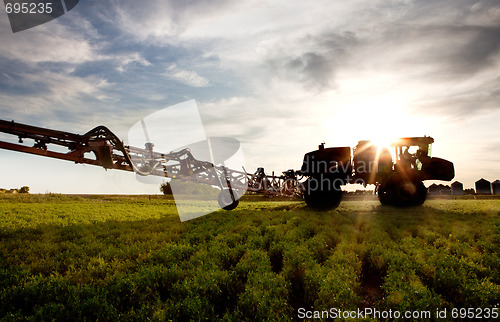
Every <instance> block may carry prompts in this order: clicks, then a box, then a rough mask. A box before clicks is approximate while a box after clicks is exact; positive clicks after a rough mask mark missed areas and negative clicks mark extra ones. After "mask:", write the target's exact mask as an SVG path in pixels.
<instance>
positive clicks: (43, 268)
mask: <svg viewBox="0 0 500 322" xmlns="http://www.w3.org/2000/svg"><path fill="white" fill-rule="evenodd" d="M499 253H500V200H428V201H427V202H426V203H425V204H424V206H422V207H418V208H409V209H397V208H391V207H385V206H381V205H379V203H378V202H377V201H343V202H342V203H341V205H340V207H339V208H338V209H336V210H334V211H329V212H315V211H312V210H310V209H308V208H306V207H305V204H304V203H303V202H300V201H272V200H268V199H263V198H261V197H254V198H248V199H247V200H246V201H242V202H241V203H240V206H239V207H238V208H237V209H236V210H234V211H230V212H226V211H218V212H216V213H213V214H210V215H207V216H204V217H200V218H198V219H195V220H192V221H188V222H185V223H180V222H179V219H178V216H177V213H176V208H175V204H174V202H173V201H172V200H171V199H170V200H169V199H166V198H164V197H162V196H156V197H154V198H151V197H147V196H137V197H131V196H128V197H119V196H64V195H2V196H0V317H3V318H4V319H5V320H18V319H20V320H25V319H28V320H30V319H32V320H51V319H56V320H96V319H99V320H115V319H124V320H145V319H152V320H165V319H166V320H188V319H193V320H201V319H208V320H219V319H222V320H266V319H267V320H290V319H291V318H295V319H296V318H297V317H298V310H299V309H300V308H306V309H307V310H328V309H330V308H338V309H342V310H350V309H352V310H355V309H358V308H367V307H372V308H377V309H379V310H389V309H390V310H399V311H406V310H429V311H433V312H434V311H435V310H436V309H444V308H447V310H448V312H450V311H451V310H452V309H453V308H455V309H456V308H494V307H498V306H499V303H500V271H499V267H500V255H499ZM448 318H451V317H450V315H448Z"/></svg>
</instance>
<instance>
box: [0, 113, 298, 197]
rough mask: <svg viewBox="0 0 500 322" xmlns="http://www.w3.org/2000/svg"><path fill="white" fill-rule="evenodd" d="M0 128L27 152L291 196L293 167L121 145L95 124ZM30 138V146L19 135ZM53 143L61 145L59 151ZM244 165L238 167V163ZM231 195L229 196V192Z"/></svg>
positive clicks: (2, 124) (6, 145)
mask: <svg viewBox="0 0 500 322" xmlns="http://www.w3.org/2000/svg"><path fill="white" fill-rule="evenodd" d="M0 132H3V133H6V134H9V135H12V136H15V137H17V139H18V143H11V142H6V141H1V140H0V148H2V149H7V150H12V151H18V152H23V153H30V154H35V155H40V156H45V157H50V158H55V159H62V160H67V161H73V162H75V163H82V164H90V165H95V166H100V167H103V168H105V169H117V170H124V171H131V172H132V171H134V170H135V172H136V173H138V174H139V175H143V176H146V175H154V176H160V177H165V178H172V179H180V180H185V181H193V182H199V183H203V184H207V185H212V186H218V187H220V188H221V189H227V188H229V189H230V190H232V189H242V190H249V191H253V192H259V193H265V194H272V195H286V196H296V195H299V194H300V191H301V190H300V187H299V185H300V183H299V179H298V177H299V176H298V175H297V173H296V172H294V171H293V170H292V171H290V170H289V171H287V172H284V173H283V175H282V176H275V175H274V173H273V175H271V176H268V175H265V174H262V173H261V174H260V175H258V174H257V173H256V174H250V173H247V172H246V171H237V170H233V169H229V168H227V167H225V166H215V165H214V164H212V163H211V162H207V161H201V160H197V159H196V158H194V157H193V155H192V154H191V151H190V150H189V149H188V148H185V149H182V150H180V151H177V152H170V153H159V152H156V151H154V150H153V145H152V144H150V143H146V146H145V148H138V147H133V146H125V145H124V144H123V142H122V141H121V140H120V139H119V138H118V137H117V136H116V135H115V134H114V133H113V132H111V131H110V130H109V129H108V128H107V127H105V126H98V127H95V128H94V129H92V130H90V131H88V132H87V133H85V134H83V135H80V134H74V133H70V132H63V131H57V130H51V129H46V128H42V127H36V126H31V125H26V124H21V123H16V122H14V121H10V122H9V121H5V120H0ZM27 139H28V140H33V141H34V143H33V145H32V146H29V145H27V144H26V142H25V140H27ZM53 146H59V147H65V148H67V149H68V152H66V153H64V152H59V151H56V150H54V149H52V147H53ZM243 170H244V169H243ZM233 198H234V197H233Z"/></svg>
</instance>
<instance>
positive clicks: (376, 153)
mask: <svg viewBox="0 0 500 322" xmlns="http://www.w3.org/2000/svg"><path fill="white" fill-rule="evenodd" d="M433 142H434V139H433V138H431V137H427V136H424V137H410V138H401V139H398V140H397V141H395V142H393V143H392V144H391V149H393V151H392V153H391V151H390V150H389V149H388V148H386V147H379V146H376V145H375V144H373V143H372V142H371V141H359V143H358V145H357V146H356V147H355V148H354V149H353V151H352V152H353V153H352V154H353V157H352V158H351V148H349V147H336V148H325V147H324V144H321V145H320V146H319V148H318V150H316V151H312V152H309V153H307V154H306V155H305V156H304V162H303V164H302V168H301V174H302V175H304V176H306V177H308V178H307V180H306V181H305V184H304V191H303V193H304V199H305V201H306V203H307V204H308V205H309V206H311V207H313V208H317V209H332V208H335V207H337V206H338V204H339V203H340V200H341V198H342V190H341V187H340V186H341V185H346V184H349V183H359V184H363V185H364V186H366V185H368V184H373V185H375V186H376V191H377V193H378V197H379V200H380V202H381V203H382V204H384V205H392V206H399V207H405V206H418V205H421V204H423V203H424V201H425V199H426V197H427V188H426V187H425V186H424V184H423V181H424V180H447V181H449V180H452V179H453V177H454V176H455V170H454V167H453V163H452V162H450V161H447V160H444V159H441V158H436V157H431V155H430V154H431V146H432V143H433Z"/></svg>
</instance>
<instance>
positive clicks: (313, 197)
mask: <svg viewBox="0 0 500 322" xmlns="http://www.w3.org/2000/svg"><path fill="white" fill-rule="evenodd" d="M304 200H305V202H306V204H307V205H308V206H309V207H311V208H314V209H317V210H331V209H335V208H337V207H338V206H339V204H340V201H341V200H342V190H341V189H340V187H333V186H332V185H331V184H327V185H325V186H321V184H320V181H319V179H316V178H309V179H307V181H306V182H305V184H304Z"/></svg>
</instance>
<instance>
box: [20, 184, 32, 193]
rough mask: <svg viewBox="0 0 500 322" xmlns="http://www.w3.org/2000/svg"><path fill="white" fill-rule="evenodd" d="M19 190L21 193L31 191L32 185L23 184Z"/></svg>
mask: <svg viewBox="0 0 500 322" xmlns="http://www.w3.org/2000/svg"><path fill="white" fill-rule="evenodd" d="M17 192H19V193H30V187H28V186H22V187H21V188H19V189H17Z"/></svg>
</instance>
